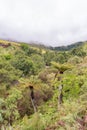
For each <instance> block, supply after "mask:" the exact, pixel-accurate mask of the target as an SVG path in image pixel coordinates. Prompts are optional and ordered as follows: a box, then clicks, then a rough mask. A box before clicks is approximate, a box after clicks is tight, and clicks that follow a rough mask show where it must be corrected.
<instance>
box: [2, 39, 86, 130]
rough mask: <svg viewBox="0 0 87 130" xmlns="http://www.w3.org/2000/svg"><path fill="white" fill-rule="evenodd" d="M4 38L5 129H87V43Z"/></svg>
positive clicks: (3, 100) (3, 101) (3, 106)
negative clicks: (49, 44) (59, 45)
mask: <svg viewBox="0 0 87 130" xmlns="http://www.w3.org/2000/svg"><path fill="white" fill-rule="evenodd" d="M67 48H68V49H67V51H65V49H63V51H60V49H57V51H55V49H50V48H45V47H43V46H39V47H38V46H35V45H34V46H32V45H31V44H29V45H28V44H25V43H16V42H10V41H4V40H0V130H12V129H14V130H87V80H86V79H87V44H86V42H85V43H78V44H75V45H70V46H68V47H67Z"/></svg>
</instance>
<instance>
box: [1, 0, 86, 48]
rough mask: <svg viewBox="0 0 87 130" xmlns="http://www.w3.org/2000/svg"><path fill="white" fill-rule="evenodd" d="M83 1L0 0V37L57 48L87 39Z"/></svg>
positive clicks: (84, 1) (84, 0)
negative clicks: (35, 42)
mask: <svg viewBox="0 0 87 130" xmlns="http://www.w3.org/2000/svg"><path fill="white" fill-rule="evenodd" d="M86 5H87V1H86V0H44V1H43V0H42V1H41V0H0V38H7V39H12V40H18V41H25V42H30V41H38V42H42V43H44V44H46V45H52V46H60V45H67V44H70V43H72V42H77V41H81V40H87V24H86V23H87V7H86Z"/></svg>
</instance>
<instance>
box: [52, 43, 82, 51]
mask: <svg viewBox="0 0 87 130" xmlns="http://www.w3.org/2000/svg"><path fill="white" fill-rule="evenodd" d="M83 44H84V42H77V43H73V44H71V45H67V46H60V47H50V49H52V50H57V51H69V50H71V49H73V48H77V47H79V46H81V45H83Z"/></svg>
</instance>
